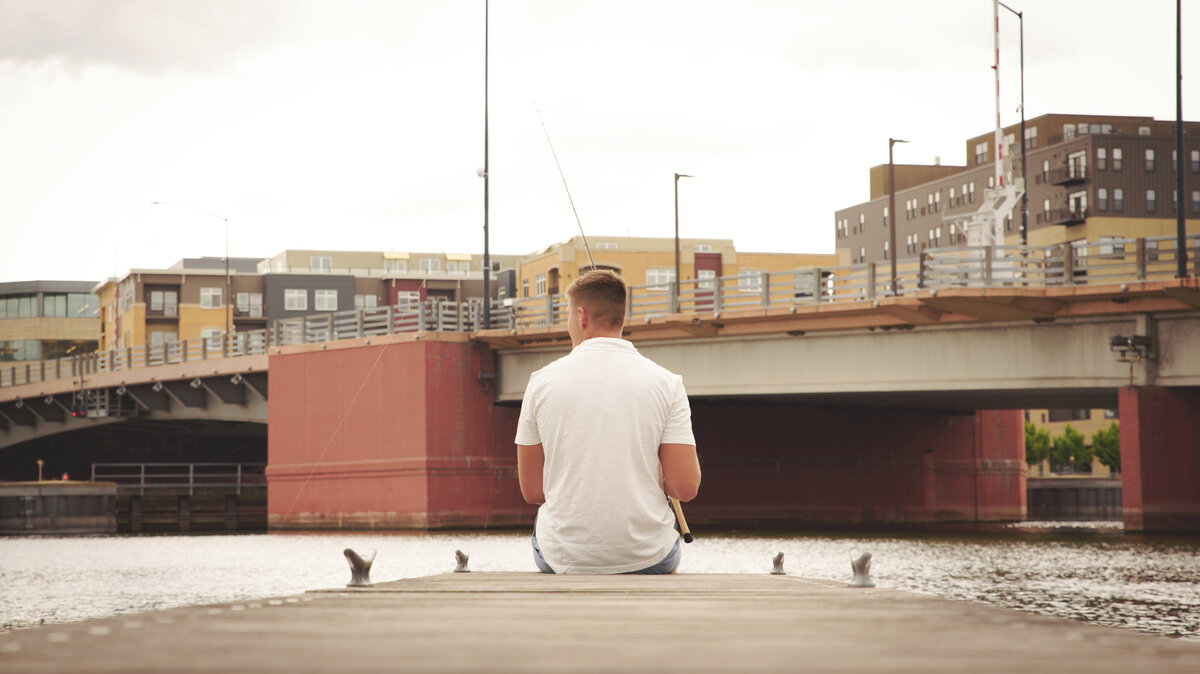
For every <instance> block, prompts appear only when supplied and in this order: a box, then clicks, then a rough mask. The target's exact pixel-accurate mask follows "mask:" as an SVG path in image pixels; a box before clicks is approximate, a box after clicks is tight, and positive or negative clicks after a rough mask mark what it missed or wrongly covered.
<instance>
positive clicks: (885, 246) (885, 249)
mask: <svg viewBox="0 0 1200 674" xmlns="http://www.w3.org/2000/svg"><path fill="white" fill-rule="evenodd" d="M1197 194H1200V192H1198V193H1197ZM890 254H891V251H890V250H889V249H888V242H887V241H884V242H883V259H885V260H886V259H888V255H890Z"/></svg>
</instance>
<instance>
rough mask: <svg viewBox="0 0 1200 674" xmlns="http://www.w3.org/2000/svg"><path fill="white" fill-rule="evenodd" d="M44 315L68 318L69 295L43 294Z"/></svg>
mask: <svg viewBox="0 0 1200 674" xmlns="http://www.w3.org/2000/svg"><path fill="white" fill-rule="evenodd" d="M42 316H44V317H46V318H66V316H67V296H66V295H63V294H54V295H43V296H42Z"/></svg>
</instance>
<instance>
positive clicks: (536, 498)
mask: <svg viewBox="0 0 1200 674" xmlns="http://www.w3.org/2000/svg"><path fill="white" fill-rule="evenodd" d="M521 496H523V497H525V502H526V503H528V504H530V505H542V504H543V503H545V502H546V495H545V494H543V493H541V492H537V493H532V492H527V491H525V490H524V489H522V490H521Z"/></svg>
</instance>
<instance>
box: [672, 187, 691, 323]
mask: <svg viewBox="0 0 1200 674" xmlns="http://www.w3.org/2000/svg"><path fill="white" fill-rule="evenodd" d="M695 177H696V176H690V175H688V174H686V173H676V174H675V310H676V311H679V179H680V178H695Z"/></svg>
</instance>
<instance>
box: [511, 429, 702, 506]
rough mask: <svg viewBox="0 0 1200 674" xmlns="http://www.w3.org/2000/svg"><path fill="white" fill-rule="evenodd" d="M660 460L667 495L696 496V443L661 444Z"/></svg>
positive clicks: (697, 475)
mask: <svg viewBox="0 0 1200 674" xmlns="http://www.w3.org/2000/svg"><path fill="white" fill-rule="evenodd" d="M658 461H659V463H661V464H662V472H663V488H664V489H666V491H667V496H673V497H675V498H677V499H679V500H680V501H685V502H686V501H690V500H692V499H694V498H696V492H698V491H700V459H699V458H697V456H696V446H695V445H677V444H665V443H664V444H662V445H659V446H658ZM539 484H540V474H539ZM522 490H524V487H522Z"/></svg>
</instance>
